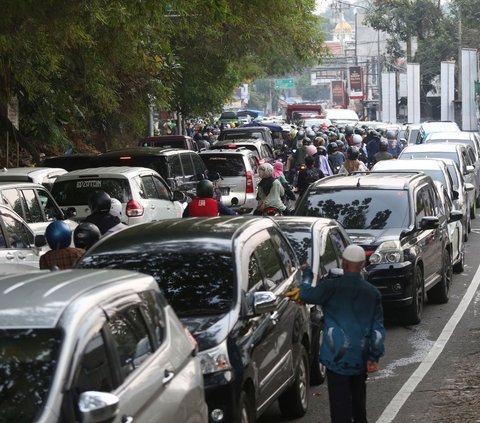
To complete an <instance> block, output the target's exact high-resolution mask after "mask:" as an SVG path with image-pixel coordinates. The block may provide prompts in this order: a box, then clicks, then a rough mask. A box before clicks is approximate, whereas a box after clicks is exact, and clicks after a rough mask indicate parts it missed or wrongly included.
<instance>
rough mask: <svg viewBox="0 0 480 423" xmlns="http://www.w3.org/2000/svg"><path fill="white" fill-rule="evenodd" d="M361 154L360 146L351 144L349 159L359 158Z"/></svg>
mask: <svg viewBox="0 0 480 423" xmlns="http://www.w3.org/2000/svg"><path fill="white" fill-rule="evenodd" d="M359 155H360V150H359V149H358V147H355V146H353V145H352V146H350V147H348V148H347V159H348V160H357V159H358V156H359Z"/></svg>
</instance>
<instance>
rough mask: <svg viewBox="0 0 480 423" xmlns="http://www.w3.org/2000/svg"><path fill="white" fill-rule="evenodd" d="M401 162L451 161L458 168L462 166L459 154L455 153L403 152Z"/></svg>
mask: <svg viewBox="0 0 480 423" xmlns="http://www.w3.org/2000/svg"><path fill="white" fill-rule="evenodd" d="M399 159H400V160H405V159H407V160H408V159H451V160H453V161H454V162H455V163H456V164H457V166H460V159H459V157H458V154H457V153H456V152H454V151H405V150H404V151H403V153H402V154H400V157H399Z"/></svg>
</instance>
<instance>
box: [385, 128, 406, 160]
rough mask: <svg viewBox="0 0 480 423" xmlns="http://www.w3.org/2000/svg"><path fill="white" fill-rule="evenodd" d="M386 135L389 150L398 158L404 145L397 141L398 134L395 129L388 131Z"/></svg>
mask: <svg viewBox="0 0 480 423" xmlns="http://www.w3.org/2000/svg"><path fill="white" fill-rule="evenodd" d="M385 137H386V138H387V141H388V149H387V151H388V152H389V153H390V154H391V155H392V156H393V158H394V159H396V158H397V157H398V156H399V155H400V153H401V152H402V146H401V145H400V143H399V142H398V141H397V136H396V134H395V132H393V131H387V133H386V135H385Z"/></svg>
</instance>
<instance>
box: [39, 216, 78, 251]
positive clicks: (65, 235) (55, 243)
mask: <svg viewBox="0 0 480 423" xmlns="http://www.w3.org/2000/svg"><path fill="white" fill-rule="evenodd" d="M45 238H46V239H47V242H48V246H49V247H50V248H51V249H52V250H61V249H63V248H67V247H68V246H69V245H70V243H71V242H72V231H71V229H70V228H69V227H68V225H67V224H66V223H65V222H64V221H63V220H54V221H53V222H52V223H50V224H49V225H48V226H47V229H46V230H45Z"/></svg>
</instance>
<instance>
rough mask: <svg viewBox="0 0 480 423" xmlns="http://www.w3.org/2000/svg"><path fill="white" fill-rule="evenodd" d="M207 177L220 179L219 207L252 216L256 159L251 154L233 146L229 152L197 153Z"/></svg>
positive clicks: (256, 169) (255, 188) (256, 181)
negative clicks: (217, 176) (223, 205)
mask: <svg viewBox="0 0 480 423" xmlns="http://www.w3.org/2000/svg"><path fill="white" fill-rule="evenodd" d="M200 157H201V158H202V160H203V161H204V163H205V165H206V166H207V169H208V172H209V173H215V172H218V174H219V175H220V176H221V179H220V182H219V183H218V186H219V188H220V192H221V193H222V203H223V204H225V205H226V206H227V207H232V208H233V209H234V210H235V211H237V212H239V213H252V212H253V210H255V209H256V207H257V199H256V197H257V185H258V182H259V180H260V178H259V176H258V165H257V159H256V157H255V155H254V153H252V152H251V151H250V150H247V149H246V148H243V147H238V148H236V146H235V147H234V148H231V149H220V150H207V151H202V152H201V153H200Z"/></svg>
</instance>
